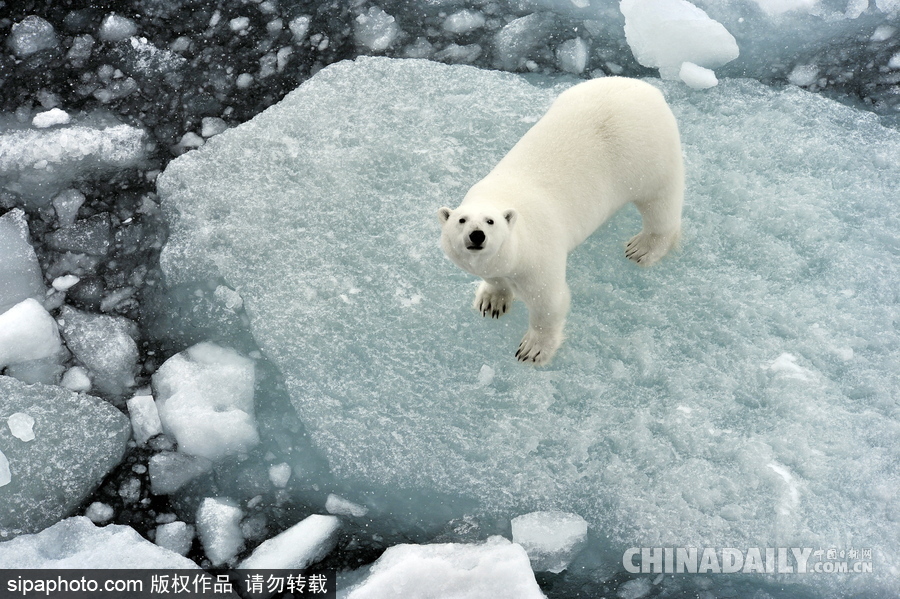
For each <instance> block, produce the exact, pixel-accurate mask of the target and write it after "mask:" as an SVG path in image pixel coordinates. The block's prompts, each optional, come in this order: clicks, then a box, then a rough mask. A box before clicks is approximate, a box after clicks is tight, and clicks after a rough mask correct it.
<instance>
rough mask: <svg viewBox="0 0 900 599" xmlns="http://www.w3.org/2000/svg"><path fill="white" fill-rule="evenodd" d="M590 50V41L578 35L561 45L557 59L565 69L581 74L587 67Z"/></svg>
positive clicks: (557, 50)
mask: <svg viewBox="0 0 900 599" xmlns="http://www.w3.org/2000/svg"><path fill="white" fill-rule="evenodd" d="M589 52H590V48H589V46H588V43H587V42H586V41H584V40H583V39H581V38H580V37H576V38H574V39H570V40H566V41H564V42H563V43H561V44H560V45H559V47H558V48H557V49H556V61H557V62H558V63H559V68H560V69H562V70H563V71H566V72H567V73H573V74H575V75H580V74H582V73H583V72H584V69H585V68H586V67H587V62H588V58H589Z"/></svg>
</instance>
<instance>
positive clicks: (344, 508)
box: [325, 493, 369, 518]
mask: <svg viewBox="0 0 900 599" xmlns="http://www.w3.org/2000/svg"><path fill="white" fill-rule="evenodd" d="M325 511H327V512H328V513H329V514H334V515H335V516H352V517H354V518H362V517H364V516H365V515H366V514H368V513H369V508H367V507H366V506H364V505H359V504H357V503H353V502H352V501H349V500H347V499H344V498H343V497H340V496H339V495H335V494H334V493H329V494H328V498H327V499H326V500H325Z"/></svg>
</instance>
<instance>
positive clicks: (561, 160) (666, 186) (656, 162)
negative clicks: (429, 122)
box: [484, 77, 684, 247]
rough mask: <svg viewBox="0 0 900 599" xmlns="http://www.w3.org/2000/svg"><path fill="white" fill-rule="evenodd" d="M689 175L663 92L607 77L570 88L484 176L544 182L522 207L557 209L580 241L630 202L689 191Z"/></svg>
mask: <svg viewBox="0 0 900 599" xmlns="http://www.w3.org/2000/svg"><path fill="white" fill-rule="evenodd" d="M683 178H684V174H683V167H682V162H681V143H680V140H679V135H678V126H677V124H676V122H675V117H674V116H673V115H672V112H671V110H670V109H669V106H668V104H666V101H665V98H664V97H663V95H662V93H660V91H659V90H657V89H656V88H655V87H653V86H652V85H650V84H649V83H645V82H643V81H640V80H637V79H628V78H624V77H604V78H600V79H593V80H590V81H586V82H584V83H580V84H578V85H576V86H574V87H572V88H570V89H568V90H566V91H565V92H563V93H562V94H561V95H560V96H559V97H558V98H557V99H556V100H555V101H554V103H553V105H552V106H551V107H550V109H549V110H548V111H547V113H546V114H545V115H544V116H543V117H542V118H541V119H540V120H539V121H538V122H537V123H536V124H535V125H534V126H533V127H532V128H531V129H530V130H529V131H528V132H527V133H526V134H525V135H524V136H523V137H522V139H520V140H519V142H518V143H517V144H516V145H515V146H514V147H513V149H512V150H510V152H509V154H507V155H506V157H504V158H503V160H501V161H500V163H498V164H497V166H496V167H495V169H494V170H493V171H492V172H491V174H490V175H488V177H487V178H486V179H485V181H484V183H488V184H489V185H490V183H491V181H492V180H493V182H494V183H499V184H500V186H501V187H509V186H512V187H514V188H516V189H519V190H523V189H531V190H536V191H535V193H523V194H520V195H519V196H518V199H513V200H512V201H513V203H514V204H516V205H515V207H516V208H518V209H519V210H520V211H521V212H522V213H523V214H527V213H528V212H533V213H534V218H536V219H542V220H543V219H546V218H548V217H551V216H552V218H553V220H554V221H556V222H558V223H559V224H560V225H561V226H562V227H564V228H565V229H567V230H568V231H569V232H570V234H571V237H572V243H571V244H570V245H571V247H575V246H577V245H578V244H580V243H581V242H582V241H583V240H584V239H585V238H586V237H587V236H588V235H590V234H591V233H592V232H593V231H594V230H595V229H596V228H597V227H598V226H600V225H601V224H602V223H603V222H605V221H606V220H607V219H608V218H609V217H610V216H611V215H612V214H613V213H614V212H615V211H616V210H618V209H619V208H621V207H622V206H623V205H624V204H626V203H628V202H631V201H637V202H641V201H653V200H654V198H655V197H657V196H661V195H666V194H671V193H681V191H680V190H681V189H682V188H683ZM491 186H493V185H491ZM548 204H549V205H548ZM550 213H552V215H551V214H550Z"/></svg>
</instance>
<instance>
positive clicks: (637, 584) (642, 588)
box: [616, 577, 653, 599]
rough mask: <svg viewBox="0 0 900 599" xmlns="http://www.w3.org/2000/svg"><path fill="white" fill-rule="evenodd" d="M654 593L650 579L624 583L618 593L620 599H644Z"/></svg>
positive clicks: (637, 579) (645, 578)
mask: <svg viewBox="0 0 900 599" xmlns="http://www.w3.org/2000/svg"><path fill="white" fill-rule="evenodd" d="M652 591H653V581H652V580H651V579H650V578H647V577H644V578H635V579H632V580H628V581H626V582H624V583H623V584H622V585H621V586H620V587H619V588H618V590H617V591H616V597H618V599H643V598H644V597H646V596H648V595H649V594H650V593H651V592H652Z"/></svg>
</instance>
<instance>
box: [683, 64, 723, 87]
mask: <svg viewBox="0 0 900 599" xmlns="http://www.w3.org/2000/svg"><path fill="white" fill-rule="evenodd" d="M678 78H679V79H681V80H682V81H684V82H685V84H687V86H688V87H690V88H691V89H709V88H711V87H715V86H716V85H718V84H719V80H718V78H717V77H716V74H715V72H714V71H712V70H711V69H707V68H704V67H701V66H700V65H696V64H694V63H692V62H683V63H681V68H680V69H679V71H678Z"/></svg>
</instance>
